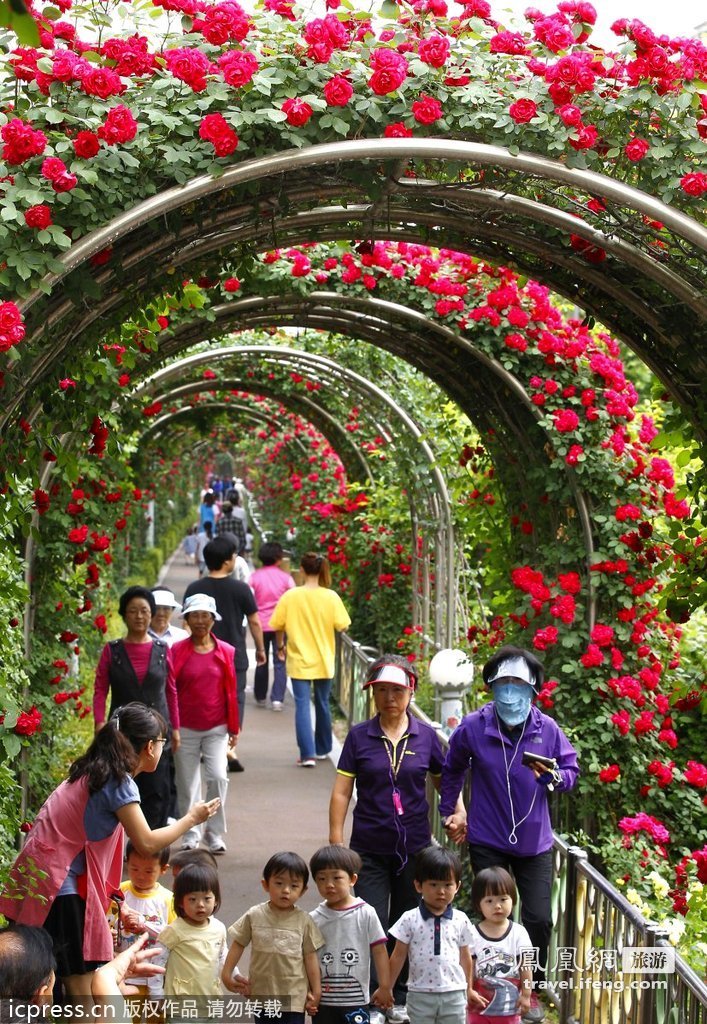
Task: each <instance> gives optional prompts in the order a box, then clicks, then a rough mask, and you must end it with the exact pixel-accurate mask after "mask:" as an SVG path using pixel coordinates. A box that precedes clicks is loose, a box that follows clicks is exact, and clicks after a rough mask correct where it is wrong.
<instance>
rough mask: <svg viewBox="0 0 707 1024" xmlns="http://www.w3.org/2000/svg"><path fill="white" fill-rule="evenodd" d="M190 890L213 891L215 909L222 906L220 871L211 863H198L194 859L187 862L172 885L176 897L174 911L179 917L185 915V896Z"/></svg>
mask: <svg viewBox="0 0 707 1024" xmlns="http://www.w3.org/2000/svg"><path fill="white" fill-rule="evenodd" d="M190 892H212V893H213V894H214V896H215V897H216V902H215V904H214V911H217V910H218V908H219V907H220V906H221V886H220V884H219V880H218V871H217V870H216V868H212V867H211V865H210V864H198V863H197V862H196V861H192V862H191V863H190V864H185V865H184V867H183V868H182V870H181V871H180V872H179V874H178V875H177V877H176V878H175V879H174V885H173V886H172V895H173V897H174V911H175V913H176V914H177V916H178V917H184V916H185V915H184V905H183V904H184V898H185V896H187V895H188V894H189V893H190Z"/></svg>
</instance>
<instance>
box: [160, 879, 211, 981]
mask: <svg viewBox="0 0 707 1024" xmlns="http://www.w3.org/2000/svg"><path fill="white" fill-rule="evenodd" d="M220 906H221V888H220V886H219V880H218V872H217V871H216V869H215V868H213V867H211V865H210V864H199V863H192V864H187V865H186V866H185V867H183V868H182V870H181V871H180V872H179V874H178V875H177V877H176V878H175V880H174V909H175V911H176V914H177V919H176V920H175V921H174V923H173V924H170V925H167V927H166V928H165V929H164V931H163V932H162V933H161V934H160V942H161V943H162V945H163V946H166V947H167V949H168V950H169V955H168V957H167V972H166V974H165V977H164V990H165V993H166V994H167V995H168V996H220V995H222V994H223V992H222V989H221V985H220V983H219V974H220V971H221V965H222V964H223V961H224V958H225V956H226V928H225V926H224V925H223V924H222V923H221V922H220V921H216V920H214V918H213V914H214V911H216V910H218V908H219V907H220Z"/></svg>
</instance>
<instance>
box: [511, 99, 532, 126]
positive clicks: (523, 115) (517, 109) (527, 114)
mask: <svg viewBox="0 0 707 1024" xmlns="http://www.w3.org/2000/svg"><path fill="white" fill-rule="evenodd" d="M508 113H509V114H510V115H511V117H512V118H513V120H514V121H515V123H516V124H527V123H528V121H532V120H533V118H534V117H537V114H538V105H537V103H535V102H534V101H533V100H516V102H515V103H511V105H510V107H509V108H508Z"/></svg>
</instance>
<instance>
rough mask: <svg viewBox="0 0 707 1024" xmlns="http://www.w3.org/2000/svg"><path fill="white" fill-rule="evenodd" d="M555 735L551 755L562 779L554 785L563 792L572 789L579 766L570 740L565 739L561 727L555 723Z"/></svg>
mask: <svg viewBox="0 0 707 1024" xmlns="http://www.w3.org/2000/svg"><path fill="white" fill-rule="evenodd" d="M554 724H555V727H556V729H557V736H556V738H555V750H554V752H553V757H554V758H555V760H556V761H557V769H558V771H559V773H560V776H561V779H562V781H561V782H560V783H558V784H557V785H556V786H555V789H556V790H557V791H558V792H563V791H566V790H568V789H572V787H573V786H574V784H575V782H576V781H577V776H578V775H579V766H578V764H577V751H576V750H575V749H574V747H573V746H572V744H571V743H570V741H569V740H568V739H567V737H566V736H565V734H564V733H563V731H562V729H560V727H559V725H557V724H556V723H554Z"/></svg>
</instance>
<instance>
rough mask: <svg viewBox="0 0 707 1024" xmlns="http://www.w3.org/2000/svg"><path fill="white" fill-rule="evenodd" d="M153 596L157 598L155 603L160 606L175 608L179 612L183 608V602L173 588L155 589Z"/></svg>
mask: <svg viewBox="0 0 707 1024" xmlns="http://www.w3.org/2000/svg"><path fill="white" fill-rule="evenodd" d="M152 596H153V597H154V599H155V604H156V605H157V606H158V607H160V608H174V610H175V611H178V612H179V611H181V610H182V606H181V604H180V603H179V601H177V599H176V597H175V596H174V594H173V593H172V591H171V590H153V591H152Z"/></svg>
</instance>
